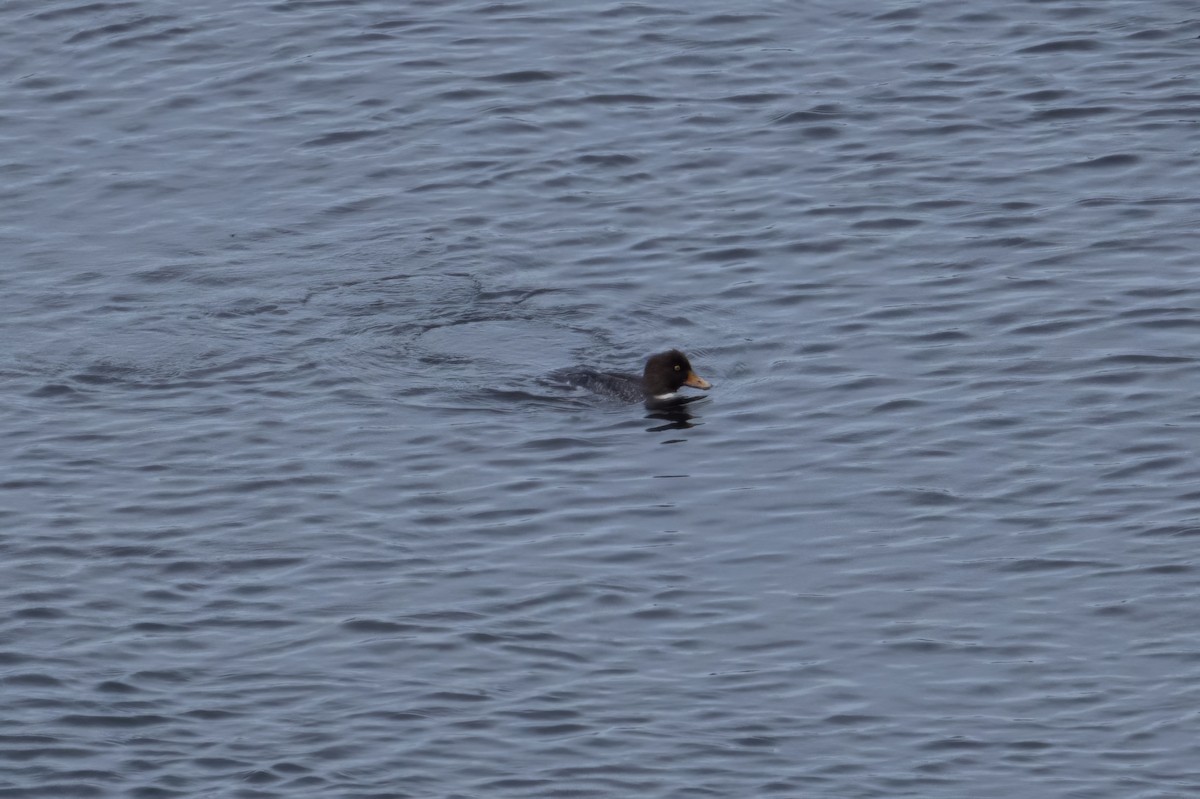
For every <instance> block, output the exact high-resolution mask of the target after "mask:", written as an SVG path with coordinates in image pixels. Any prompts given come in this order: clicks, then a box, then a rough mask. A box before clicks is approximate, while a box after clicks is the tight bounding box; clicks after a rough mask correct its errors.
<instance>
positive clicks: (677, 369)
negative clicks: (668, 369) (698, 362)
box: [675, 364, 679, 372]
mask: <svg viewBox="0 0 1200 799" xmlns="http://www.w3.org/2000/svg"><path fill="white" fill-rule="evenodd" d="M675 371H676V372H678V371H679V364H675Z"/></svg>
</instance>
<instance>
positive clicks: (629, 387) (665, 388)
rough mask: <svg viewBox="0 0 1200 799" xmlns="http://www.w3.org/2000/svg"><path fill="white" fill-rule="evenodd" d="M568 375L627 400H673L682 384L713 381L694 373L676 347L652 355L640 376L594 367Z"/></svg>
mask: <svg viewBox="0 0 1200 799" xmlns="http://www.w3.org/2000/svg"><path fill="white" fill-rule="evenodd" d="M567 377H568V380H569V382H571V383H572V384H574V385H577V386H582V387H583V388H586V389H588V390H590V391H595V392H596V393H598V394H607V395H608V396H611V397H615V398H617V399H623V400H627V401H629V402H635V401H637V400H645V401H646V402H661V401H664V400H668V401H669V400H673V399H675V397H676V393H677V392H678V391H679V389H680V388H682V387H683V386H690V387H692V388H699V389H710V388H712V383H710V382H708V381H707V380H705V379H704V378H702V377H700V376H699V375H697V374H696V372H695V371H694V370H693V369H692V364H691V363H690V362H689V361H688V359H687V356H686V355H684V354H683V353H682V352H680V351H679V350H668V351H666V352H660V353H658V354H657V355H651V356H650V357H649V358H648V359H647V360H646V368H645V369H643V370H642V376H641V378H640V379H639V378H638V376H637V375H630V374H620V373H617V372H593V371H586V372H573V373H571V374H569V375H568V376H567Z"/></svg>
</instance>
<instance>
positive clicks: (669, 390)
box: [642, 350, 712, 397]
mask: <svg viewBox="0 0 1200 799" xmlns="http://www.w3.org/2000/svg"><path fill="white" fill-rule="evenodd" d="M682 386H691V387H692V388H704V389H707V388H712V383H709V382H708V381H707V380H705V379H704V378H702V377H700V376H699V375H697V374H696V373H695V372H693V371H692V365H691V364H690V363H689V362H688V359H687V356H686V355H684V354H683V353H682V352H680V351H679V350H670V351H668V352H660V353H659V354H658V355H651V356H650V359H649V360H648V361H646V370H645V371H644V372H642V389H643V390H644V391H645V392H646V396H648V397H661V396H663V395H665V394H674V393H675V392H676V391H678V390H679V389H680V388H681V387H682Z"/></svg>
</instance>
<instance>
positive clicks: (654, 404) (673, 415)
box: [645, 397, 704, 444]
mask: <svg viewBox="0 0 1200 799" xmlns="http://www.w3.org/2000/svg"><path fill="white" fill-rule="evenodd" d="M702 399H704V397H680V398H677V399H671V400H646V410H647V411H649V413H647V414H646V417H645V418H647V419H654V420H657V421H662V422H665V424H660V425H654V426H652V427H647V428H646V432H648V433H659V432H662V431H663V430H687V429H688V428H690V427H695V426H696V424H695V423H693V422H692V419H694V418H695V416H694V414H692V412H691V411H689V410H688V407H687V406H688V405H690V404H691V403H693V402H696V401H697V400H702ZM663 443H668V444H672V443H676V441H675V440H672V441H666V442H663Z"/></svg>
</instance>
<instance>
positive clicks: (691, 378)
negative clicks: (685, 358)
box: [683, 372, 712, 389]
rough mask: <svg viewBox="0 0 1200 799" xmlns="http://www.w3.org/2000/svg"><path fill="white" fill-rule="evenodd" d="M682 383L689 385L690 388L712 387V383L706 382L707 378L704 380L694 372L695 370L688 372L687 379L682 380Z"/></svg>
mask: <svg viewBox="0 0 1200 799" xmlns="http://www.w3.org/2000/svg"><path fill="white" fill-rule="evenodd" d="M683 384H684V385H685V386H691V387H692V388H703V389H709V388H712V383H710V382H708V381H707V380H705V379H704V378H703V377H701V376H700V375H698V374H696V373H695V372H688V375H687V380H684V381H683Z"/></svg>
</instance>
